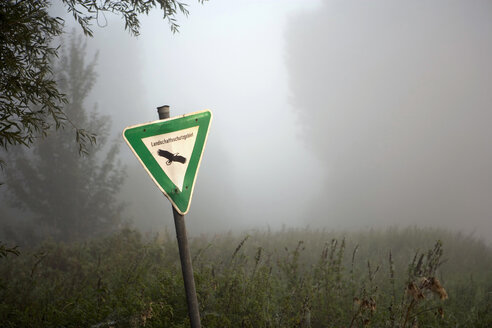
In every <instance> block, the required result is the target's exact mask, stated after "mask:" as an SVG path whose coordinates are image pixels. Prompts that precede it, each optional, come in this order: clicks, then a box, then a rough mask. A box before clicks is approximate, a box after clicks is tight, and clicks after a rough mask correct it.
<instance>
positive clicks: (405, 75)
mask: <svg viewBox="0 0 492 328" xmlns="http://www.w3.org/2000/svg"><path fill="white" fill-rule="evenodd" d="M491 9H492V4H491V2H490V1H455V0H447V1H444V0H439V1H437V0H436V1H395V0H391V1H390V0H385V1H383V0H374V1H349V0H344V1H314V0H313V1H310V0H290V1H286V0H282V1H281V2H280V1H273V0H270V1H267V0H261V1H260V0H257V1H251V0H250V1H246V0H242V1H226V0H211V1H210V2H207V3H206V4H204V5H199V4H195V3H192V4H191V6H190V12H191V14H190V16H189V18H187V19H186V18H184V17H180V19H179V23H180V25H181V28H180V33H179V34H175V35H173V34H172V33H171V32H170V30H169V27H168V25H167V23H166V22H165V21H163V20H162V19H161V16H160V14H159V13H158V12H154V13H152V14H151V15H150V16H149V17H146V18H143V21H142V29H141V36H139V37H138V38H133V37H130V36H129V35H128V33H127V32H124V31H123V24H122V23H121V22H120V21H119V20H118V19H117V18H114V17H110V16H108V17H107V19H108V26H107V27H105V28H102V29H101V28H96V29H95V37H94V38H93V39H90V40H88V46H89V53H93V52H94V51H95V50H96V49H97V50H99V60H98V62H99V64H98V75H99V78H98V83H97V85H96V88H95V90H94V92H93V93H92V95H91V99H90V101H89V102H88V103H93V102H95V101H97V103H98V108H99V110H100V111H101V112H104V113H107V114H109V115H110V116H111V118H112V120H113V130H114V135H115V138H119V139H121V137H120V136H121V131H122V130H123V129H124V128H125V127H126V126H128V125H134V124H138V123H143V122H147V121H152V120H155V119H156V118H157V114H156V111H155V107H157V106H160V105H164V104H168V105H171V111H172V112H171V114H172V115H178V114H183V113H187V112H193V111H197V110H201V109H205V108H209V109H211V110H212V111H213V112H214V121H213V123H212V127H211V133H210V136H209V140H208V145H207V149H206V151H205V155H204V158H203V163H202V167H201V170H200V173H199V176H198V179H197V186H196V189H195V195H194V196H193V202H192V204H191V210H190V214H189V215H188V216H187V220H188V226H189V229H190V230H191V231H193V232H199V231H208V232H210V231H219V230H220V231H223V230H227V229H231V228H235V227H239V228H250V227H262V228H264V227H267V226H270V227H273V228H276V227H280V226H281V225H282V224H285V225H287V226H305V225H308V224H309V225H311V226H316V225H322V226H325V227H327V228H329V229H330V228H350V227H371V226H376V227H381V226H390V225H397V224H399V225H404V226H406V225H411V224H419V225H432V226H436V225H437V226H440V227H444V228H450V229H462V230H463V231H466V232H467V233H469V232H473V231H474V232H475V234H476V235H479V236H482V237H487V236H488V235H489V234H490V233H492V223H491V221H492V220H491V218H490V217H491V215H492V205H491V204H492V174H491V172H490V167H492V166H491V165H492V147H491V144H490V140H491V137H492V135H491V134H492V132H490V129H489V124H490V122H491V118H492V114H491V113H492V112H491V110H490V105H491V104H492V92H491V91H492V90H491V86H492V84H491V81H490V79H491V76H492V65H491V64H490V58H492V36H491V33H490V31H492V29H491V27H492V26H491V24H492V10H491ZM68 21H70V18H67V22H68ZM100 24H101V25H104V24H105V21H104V20H103V19H101V22H100ZM79 30H80V29H79ZM121 158H122V160H123V161H124V162H125V163H126V164H127V166H128V169H129V170H128V172H129V178H128V180H129V184H128V185H129V187H127V188H126V189H125V192H124V193H123V196H124V197H125V198H126V199H127V200H129V201H131V202H132V204H133V205H131V206H130V208H129V213H130V214H129V215H131V216H133V218H134V219H135V221H136V222H137V223H138V224H142V225H143V226H145V227H153V228H159V227H161V224H162V226H164V225H166V222H167V223H171V222H172V221H171V220H172V219H171V211H170V208H169V204H168V202H167V200H166V199H164V198H163V197H162V196H161V195H160V194H159V192H158V189H157V188H156V187H155V186H153V184H152V182H151V180H150V178H148V177H146V173H145V172H144V171H143V169H140V168H138V167H137V165H138V163H137V161H136V159H135V158H134V157H133V154H132V153H131V151H130V150H129V149H128V147H127V146H126V145H124V144H122V148H121Z"/></svg>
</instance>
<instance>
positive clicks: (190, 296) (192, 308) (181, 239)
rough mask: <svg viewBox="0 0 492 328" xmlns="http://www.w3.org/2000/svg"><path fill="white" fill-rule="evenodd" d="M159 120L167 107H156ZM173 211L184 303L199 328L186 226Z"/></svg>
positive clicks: (194, 325)
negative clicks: (184, 296) (184, 292)
mask: <svg viewBox="0 0 492 328" xmlns="http://www.w3.org/2000/svg"><path fill="white" fill-rule="evenodd" d="M157 113H158V114H159V119H161V120H163V119H167V118H169V115H170V114H169V106H161V107H157ZM171 207H172V209H173V216H174V225H175V227H176V238H177V240H178V248H179V259H180V260H181V271H182V273H183V280H184V285H185V291H186V302H187V304H188V314H189V316H190V323H191V327H192V328H200V327H201V323H200V312H199V310H198V299H197V297H196V288H195V279H194V278H193V267H192V265H191V255H190V248H189V247H188V238H187V236H186V226H185V221H184V215H181V214H179V213H178V212H177V211H176V209H175V208H174V206H171Z"/></svg>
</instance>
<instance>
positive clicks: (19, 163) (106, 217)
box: [6, 37, 124, 240]
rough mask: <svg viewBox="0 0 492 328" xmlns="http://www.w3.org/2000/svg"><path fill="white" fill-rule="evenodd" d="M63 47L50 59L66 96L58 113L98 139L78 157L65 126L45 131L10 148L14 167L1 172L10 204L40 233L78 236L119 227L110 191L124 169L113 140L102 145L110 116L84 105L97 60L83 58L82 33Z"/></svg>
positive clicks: (118, 208)
mask: <svg viewBox="0 0 492 328" xmlns="http://www.w3.org/2000/svg"><path fill="white" fill-rule="evenodd" d="M63 48H65V47H63ZM66 48H67V49H63V51H62V56H61V57H60V60H59V61H57V62H56V63H54V71H55V75H56V78H57V81H58V88H59V89H60V91H61V92H63V93H64V94H65V98H66V99H67V102H66V103H65V104H64V105H63V108H62V109H63V112H64V113H65V114H66V115H68V116H70V117H71V120H72V121H73V122H74V124H76V125H80V126H87V127H88V129H90V130H91V131H94V132H95V133H97V135H98V142H97V144H92V145H90V146H89V148H88V153H87V155H86V156H83V157H80V156H78V155H77V152H78V151H79V149H78V148H77V142H78V141H77V140H75V139H74V138H73V134H72V131H70V129H60V130H59V131H57V132H56V133H55V131H50V133H49V134H48V135H47V136H46V137H45V138H43V140H39V141H38V142H36V143H35V144H34V145H33V146H32V147H31V148H30V149H28V150H24V149H22V148H19V147H16V149H15V150H14V151H12V152H11V153H10V155H11V158H12V161H13V164H14V166H12V167H10V166H9V167H8V168H7V170H6V173H7V185H8V188H9V191H10V196H11V201H12V203H13V204H14V205H15V206H17V207H18V208H21V209H24V210H28V211H29V212H31V213H33V214H34V219H35V221H36V222H35V223H36V226H37V231H38V232H40V234H41V236H43V235H46V234H49V235H51V236H53V237H54V238H55V239H57V240H78V239H83V238H87V237H89V236H91V235H94V234H99V233H104V232H109V231H111V230H113V229H115V228H116V227H117V226H118V222H120V213H121V210H122V206H121V204H120V203H118V202H117V201H116V197H115V196H116V194H117V193H118V191H119V189H120V187H121V185H122V183H123V179H124V170H123V168H122V167H121V166H120V165H119V164H118V163H117V161H116V155H117V154H118V145H117V144H116V143H112V144H111V145H108V146H106V144H107V141H108V136H109V130H110V129H109V125H110V121H109V118H108V117H106V116H101V115H99V114H98V113H97V111H93V112H92V113H87V111H86V110H85V108H84V99H85V98H86V97H87V95H88V94H89V92H90V91H91V89H92V87H93V85H94V83H95V81H96V74H95V71H94V69H95V64H96V60H95V58H94V60H92V61H91V62H89V63H86V62H85V60H84V57H85V49H84V44H83V43H82V40H81V38H75V37H74V38H72V39H71V40H70V43H69V45H68V47H66Z"/></svg>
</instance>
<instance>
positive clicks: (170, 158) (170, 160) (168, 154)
mask: <svg viewBox="0 0 492 328" xmlns="http://www.w3.org/2000/svg"><path fill="white" fill-rule="evenodd" d="M157 154H158V155H159V156H162V157H165V158H167V161H166V165H171V164H172V163H173V162H178V163H181V164H184V163H186V158H185V157H183V156H179V153H176V154H173V153H171V152H169V151H167V150H162V149H159V150H158V151H157Z"/></svg>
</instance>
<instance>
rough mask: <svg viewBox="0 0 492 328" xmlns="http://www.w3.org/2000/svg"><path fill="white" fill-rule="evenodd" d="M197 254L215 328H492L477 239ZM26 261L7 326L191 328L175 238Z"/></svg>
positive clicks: (346, 241) (363, 238) (237, 240)
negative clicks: (188, 327) (189, 327)
mask: <svg viewBox="0 0 492 328" xmlns="http://www.w3.org/2000/svg"><path fill="white" fill-rule="evenodd" d="M191 245H192V254H193V265H194V269H195V279H196V285H197V293H198V298H199V303H200V313H201V317H202V323H203V326H204V327H395V328H396V327H491V326H492V294H491V293H492V250H491V249H490V248H488V247H487V246H486V245H485V244H483V243H482V242H480V241H478V240H475V239H473V238H471V237H469V236H463V235H460V234H455V233H451V232H445V231H441V230H423V229H418V228H408V229H401V230H400V229H389V230H387V231H366V232H356V233H337V232H329V231H313V230H308V229H292V230H283V231H278V232H271V231H250V232H249V233H248V234H243V235H241V234H232V233H229V234H223V235H216V236H206V235H203V236H199V237H196V238H193V239H192V240H191ZM16 251H17V250H16ZM20 251H21V254H20V255H18V254H17V253H15V252H14V253H5V256H4V257H2V258H0V323H1V326H2V327H110V326H111V327H187V326H189V323H188V319H187V310H186V303H185V296H184V287H183V282H182V278H181V272H180V267H179V256H178V254H177V246H176V241H175V237H174V236H173V235H171V234H169V233H162V234H159V235H156V236H153V237H152V238H144V237H142V236H141V235H140V234H139V233H138V232H136V231H131V230H123V231H121V232H119V233H117V234H115V235H113V236H111V237H107V238H103V239H98V240H94V241H90V242H86V243H79V244H71V245H66V244H56V243H53V242H46V243H44V244H43V245H41V246H40V247H37V248H35V249H31V250H27V249H21V250H20Z"/></svg>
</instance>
